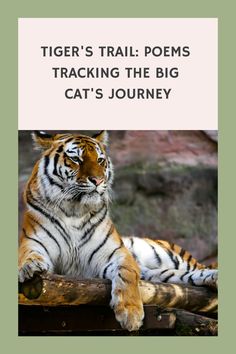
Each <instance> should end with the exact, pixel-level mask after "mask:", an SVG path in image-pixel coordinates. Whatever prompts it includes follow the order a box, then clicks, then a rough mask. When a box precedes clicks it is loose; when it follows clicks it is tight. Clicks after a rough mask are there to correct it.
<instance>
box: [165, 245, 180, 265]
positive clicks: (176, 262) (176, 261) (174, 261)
mask: <svg viewBox="0 0 236 354" xmlns="http://www.w3.org/2000/svg"><path fill="white" fill-rule="evenodd" d="M166 252H167V253H168V256H169V257H170V259H171V261H172V262H173V263H174V267H175V269H178V268H179V260H178V258H177V257H174V255H173V253H172V252H171V250H168V249H167V250H166Z"/></svg>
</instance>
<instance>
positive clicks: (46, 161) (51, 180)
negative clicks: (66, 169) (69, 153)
mask: <svg viewBox="0 0 236 354" xmlns="http://www.w3.org/2000/svg"><path fill="white" fill-rule="evenodd" d="M49 162H50V158H49V155H46V156H44V174H45V176H46V177H47V179H48V181H49V183H50V184H51V185H52V186H57V187H58V188H60V189H61V190H62V189H63V188H62V186H61V185H60V184H58V183H57V182H55V181H54V180H53V179H52V177H51V176H49V174H48V170H47V168H48V165H49Z"/></svg>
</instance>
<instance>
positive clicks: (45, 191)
mask: <svg viewBox="0 0 236 354" xmlns="http://www.w3.org/2000/svg"><path fill="white" fill-rule="evenodd" d="M33 137H34V140H35V142H36V143H37V145H39V146H40V147H43V148H44V149H46V150H45V151H44V153H43V155H42V158H41V160H40V162H39V169H38V177H39V179H40V188H41V193H42V195H45V196H46V197H47V198H50V200H51V201H54V202H55V203H58V204H59V203H62V202H64V201H67V202H69V201H70V202H80V203H82V204H91V203H95V204H97V203H99V201H100V200H102V199H104V198H107V197H108V191H109V187H110V186H111V183H112V164H111V161H110V159H109V157H108V156H107V153H106V140H107V134H106V132H101V133H100V134H98V135H96V136H94V137H88V136H85V135H72V134H57V135H55V136H50V135H48V134H45V133H42V132H37V133H35V134H34V136H33Z"/></svg>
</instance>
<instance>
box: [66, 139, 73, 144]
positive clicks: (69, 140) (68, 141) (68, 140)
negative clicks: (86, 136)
mask: <svg viewBox="0 0 236 354" xmlns="http://www.w3.org/2000/svg"><path fill="white" fill-rule="evenodd" d="M72 140H74V137H72V138H68V139H67V140H66V141H65V144H67V143H70V142H71V141H72Z"/></svg>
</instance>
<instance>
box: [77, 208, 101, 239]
mask: <svg viewBox="0 0 236 354" xmlns="http://www.w3.org/2000/svg"><path fill="white" fill-rule="evenodd" d="M103 210H105V212H104V213H103V214H102V216H101V217H100V218H99V219H98V221H97V222H96V223H95V224H93V225H92V226H91V227H90V229H88V230H87V231H85V233H84V234H83V236H82V237H81V240H83V239H85V238H86V236H87V235H88V234H89V233H90V232H91V230H93V229H94V228H96V227H97V226H98V225H99V224H100V223H101V222H102V221H103V219H104V218H105V216H106V213H107V208H106V206H104V207H103V208H102V210H101V211H103ZM90 223H91V222H90Z"/></svg>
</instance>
